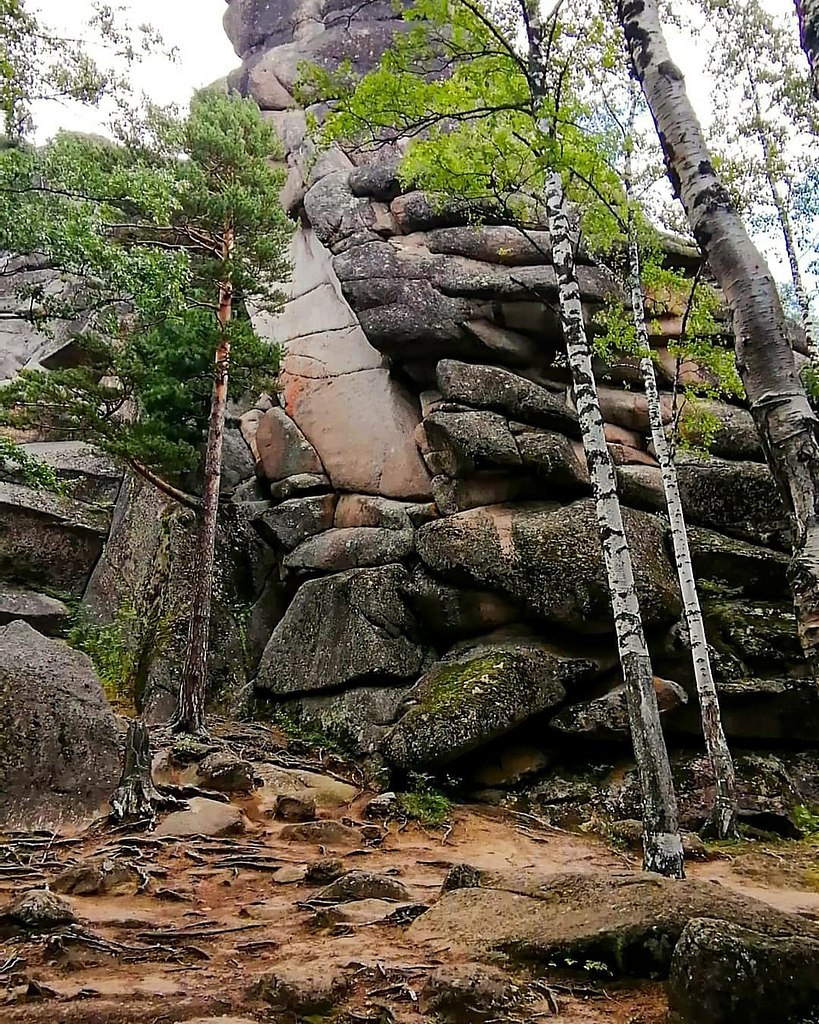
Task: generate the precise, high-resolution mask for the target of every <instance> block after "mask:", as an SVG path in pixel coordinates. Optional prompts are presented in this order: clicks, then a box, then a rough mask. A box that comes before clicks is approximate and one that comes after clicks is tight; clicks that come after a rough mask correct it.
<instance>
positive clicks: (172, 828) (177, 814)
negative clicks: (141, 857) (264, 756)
mask: <svg viewBox="0 0 819 1024" xmlns="http://www.w3.org/2000/svg"><path fill="white" fill-rule="evenodd" d="M248 827H249V823H248V820H247V818H246V817H245V815H244V812H243V811H242V809H241V808H240V807H234V806H233V805H232V804H222V803H219V801H218V800H208V799H206V798H205V797H200V796H197V797H194V798H193V799H192V800H189V801H188V810H186V811H174V813H173V814H169V815H168V817H167V818H164V819H163V820H162V821H160V823H159V824H158V825H157V827H156V831H155V835H157V836H180V837H185V836H199V835H202V836H235V835H241V834H242V833H243V832H246V831H247V829H248Z"/></svg>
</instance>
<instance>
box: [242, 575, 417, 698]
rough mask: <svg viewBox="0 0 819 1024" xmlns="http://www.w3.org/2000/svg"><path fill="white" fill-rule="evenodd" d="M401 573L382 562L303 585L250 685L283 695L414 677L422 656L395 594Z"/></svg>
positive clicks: (412, 624)
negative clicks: (368, 567)
mask: <svg viewBox="0 0 819 1024" xmlns="http://www.w3.org/2000/svg"><path fill="white" fill-rule="evenodd" d="M406 575H407V574H406V570H404V569H402V568H401V567H400V566H396V565H389V566H384V567H381V568H376V569H352V570H350V571H348V572H344V573H339V574H338V575H336V576H329V577H327V578H325V579H319V580H310V581H308V582H307V583H304V584H303V585H302V586H301V588H300V589H299V591H298V592H297V594H296V596H295V598H294V599H293V601H292V603H291V605H290V607H289V608H288V610H287V613H286V615H285V616H284V618H283V619H282V621H281V622H280V623H279V625H278V626H277V627H276V630H275V631H274V633H273V636H272V637H271V638H270V643H269V644H268V645H267V647H266V649H265V652H264V655H263V656H262V661H261V664H260V665H259V673H258V676H257V677H256V686H257V688H259V689H261V690H266V691H270V692H273V693H276V694H280V695H284V694H292V693H303V692H309V691H314V690H332V689H335V688H337V687H339V686H348V685H350V684H353V683H356V682H357V683H358V685H362V684H366V683H368V682H370V683H372V682H375V681H378V682H381V683H394V682H397V681H399V680H402V679H410V678H417V676H418V674H419V673H420V671H421V670H422V666H423V664H424V662H425V659H426V657H427V652H426V648H425V647H424V646H423V645H422V644H421V643H420V642H419V641H418V640H417V639H414V638H415V637H417V636H418V628H417V624H416V622H415V619H414V618H413V616H412V614H411V612H410V611H409V609H408V608H407V606H406V604H405V603H404V601H403V599H402V598H401V596H400V587H401V586H402V585H403V583H404V581H405V580H406Z"/></svg>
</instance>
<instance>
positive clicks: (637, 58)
mask: <svg viewBox="0 0 819 1024" xmlns="http://www.w3.org/2000/svg"><path fill="white" fill-rule="evenodd" d="M618 14H619V20H620V24H621V26H622V28H623V31H624V34H625V40H626V46H627V48H628V52H629V55H630V59H631V62H632V65H633V68H634V73H635V75H636V76H637V78H638V80H639V81H640V83H641V85H642V88H643V93H644V95H645V97H646V100H647V102H648V106H649V109H650V110H651V113H652V116H653V118H654V122H655V125H656V128H657V132H658V135H659V138H660V141H661V144H662V147H663V150H664V153H665V158H666V163H667V166H668V173H669V177H670V179H671V183H672V186H673V188H674V190H675V192H676V193H677V194H678V195H679V197H680V199H681V200H682V204H683V207H684V208H685V211H686V215H687V217H688V220H689V222H690V225H691V229H692V232H693V234H694V237H695V238H696V239H697V241H698V243H699V245H700V247H701V248H702V250H703V252H704V253H705V254H706V256H707V257H708V261H709V265H710V267H711V270H712V271H713V273H714V276H715V277H716V279H717V282H718V283H719V285H720V287H721V288H722V291H723V293H724V295H725V298H726V301H727V303H728V306H729V308H730V310H731V313H732V316H733V326H734V337H735V345H736V357H737V367H738V369H739V373H740V376H741V377H742V382H743V384H744V386H745V391H746V393H747V396H748V401H749V405H750V409H751V413H752V414H753V417H754V420H755V422H756V425H757V429H758V430H759V433H760V437H761V439H762V443H763V446H764V448H765V452H766V456H767V458H768V462H769V464H770V466H771V469H772V471H773V474H774V476H775V478H776V481H777V484H778V486H779V490H780V493H781V494H782V497H783V500H784V501H785V504H786V507H787V508H788V509H789V511H790V514H791V523H792V532H793V558H792V561H791V566H790V584H791V589H792V592H793V596H794V602H795V606H796V612H797V621H798V625H799V634H800V639H801V642H802V646H803V649H804V650H805V653H806V655H807V657H808V659H809V661H810V662H811V663H812V664H813V666H814V671H815V670H816V665H817V655H818V654H819V422H817V419H816V416H815V415H814V413H813V411H812V409H811V406H810V402H809V401H808V397H807V394H806V393H805V390H804V388H803V386H802V384H801V382H800V380H799V377H798V375H797V373H796V370H795V367H794V359H793V352H792V350H791V347H790V344H789V342H788V334H787V325H786V321H785V315H784V313H783V310H782V304H781V302H780V298H779V294H778V291H777V288H776V285H775V282H774V280H773V277H772V275H771V273H770V271H769V269H768V268H767V266H766V264H765V261H764V260H763V258H762V256H761V255H760V253H759V250H758V249H757V247H756V246H755V245H754V243H753V242H752V241H751V238H750V236H749V235H748V232H747V231H746V229H745V226H744V224H743V222H742V219H741V218H740V216H739V214H738V213H737V211H736V209H735V207H734V205H733V203H732V201H731V198H730V196H729V194H728V192H727V190H726V188H725V186H724V185H723V183H722V182H721V181H720V179H719V177H718V175H717V173H716V171H715V169H714V165H713V162H712V160H711V155H710V153H709V151H708V147H707V145H706V141H705V136H704V133H703V131H702V128H701V126H700V124H699V121H698V120H697V116H696V114H695V113H694V110H693V107H692V106H691V103H690V101H689V99H688V96H687V94H686V91H685V83H684V79H683V75H682V73H681V71H680V70H679V68H678V67H677V66H676V65H675V64H674V63H673V61H672V60H671V56H670V54H669V51H668V45H667V43H666V40H665V37H664V34H663V29H662V24H661V22H660V18H659V14H658V9H657V3H656V0H619V2H618Z"/></svg>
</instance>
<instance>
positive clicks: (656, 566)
mask: <svg viewBox="0 0 819 1024" xmlns="http://www.w3.org/2000/svg"><path fill="white" fill-rule="evenodd" d="M623 518H624V521H625V527H626V534H627V536H628V538H629V541H630V545H631V552H632V558H633V561H634V571H635V578H636V584H637V593H638V596H639V598H640V606H641V609H642V612H643V619H644V622H645V623H646V625H647V626H662V625H669V624H670V623H671V622H673V621H674V620H675V619H676V618H677V617H678V615H679V613H680V599H679V591H678V588H677V581H676V578H675V574H674V570H673V569H672V566H671V563H670V561H669V559H668V555H667V553H666V548H665V544H664V538H665V527H664V526H663V524H662V523H661V522H660V520H659V519H658V518H657V517H655V516H653V515H649V514H646V513H645V512H637V511H635V510H633V509H627V508H624V509H623ZM416 547H417V550H418V554H419V555H420V557H421V559H422V561H423V562H424V563H425V564H426V565H427V566H428V567H429V568H430V569H431V570H432V572H434V573H435V574H436V575H438V576H443V577H444V578H445V579H447V580H449V581H452V582H454V583H461V584H467V585H471V586H477V587H482V588H488V589H490V590H493V591H496V592H497V593H500V594H502V595H503V596H505V597H507V598H509V599H511V600H512V601H515V602H517V603H519V604H520V605H521V606H523V608H524V609H525V610H526V611H528V612H529V613H530V614H531V615H534V616H536V617H537V618H539V619H542V620H545V621H547V622H551V623H556V624H559V625H562V626H569V627H570V628H572V629H574V630H577V631H578V632H583V633H609V632H612V631H613V629H614V623H613V621H612V616H611V602H610V598H609V590H608V586H607V583H606V574H605V570H604V566H603V550H602V546H601V543H600V530H599V527H598V524H597V518H596V515H595V508H594V502H593V501H592V499H590V498H589V499H583V500H581V501H575V502H573V503H572V504H570V505H565V506H563V507H561V506H559V505H554V504H549V503H544V502H538V503H535V502H531V503H526V504H519V505H491V506H487V507H484V508H475V509H470V510H469V511H466V512H460V513H459V514H458V515H453V516H448V517H446V518H444V519H439V520H437V521H435V522H432V523H428V524H427V525H425V526H422V527H421V529H420V530H419V531H418V535H417V540H416Z"/></svg>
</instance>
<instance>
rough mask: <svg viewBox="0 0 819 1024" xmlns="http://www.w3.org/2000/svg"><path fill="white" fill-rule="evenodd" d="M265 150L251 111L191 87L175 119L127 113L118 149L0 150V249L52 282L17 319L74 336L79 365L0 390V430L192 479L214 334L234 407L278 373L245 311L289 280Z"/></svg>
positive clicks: (272, 142) (100, 143) (266, 137)
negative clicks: (60, 440)
mask: <svg viewBox="0 0 819 1024" xmlns="http://www.w3.org/2000/svg"><path fill="white" fill-rule="evenodd" d="M279 148H280V146H279V142H278V139H277V137H276V135H275V132H274V130H273V129H272V128H271V127H270V126H269V125H268V124H266V123H265V122H264V121H263V120H262V118H261V115H260V112H259V109H258V107H257V106H256V105H255V104H254V103H252V102H250V101H248V100H243V99H241V98H239V97H238V96H235V95H234V96H225V95H224V94H221V93H217V92H208V91H205V92H202V93H199V94H198V95H197V97H196V98H195V100H194V102H193V104H192V107H191V112H190V115H189V116H188V117H187V118H186V119H184V120H179V119H178V118H176V117H174V116H173V115H172V113H170V112H168V111H161V110H158V109H157V108H153V107H147V108H146V109H145V110H143V111H141V112H134V113H133V116H132V118H131V119H130V121H129V123H128V125H127V132H126V131H125V130H123V135H122V137H121V139H120V140H119V143H118V144H113V143H109V142H107V141H105V140H99V139H94V138H87V137H80V136H74V135H66V134H63V135H60V136H58V137H57V139H56V140H54V141H53V142H52V143H50V144H49V145H48V146H47V147H45V149H44V150H43V151H41V152H32V151H25V150H21V149H15V150H9V151H6V152H4V153H0V248H2V249H4V250H7V251H12V252H37V253H40V254H42V255H43V257H44V258H45V259H46V260H47V262H48V263H49V264H50V265H51V266H52V267H54V268H56V269H58V270H60V271H62V272H63V274H64V275H66V279H67V285H66V287H65V288H63V289H62V290H60V291H59V292H57V293H56V294H55V293H54V292H53V290H52V292H51V293H48V292H46V291H45V289H43V287H42V286H38V285H35V286H29V287H28V288H27V289H24V291H23V293H22V294H21V298H25V299H26V300H27V301H28V304H29V313H28V314H27V316H26V318H27V319H29V320H30V321H31V322H33V323H34V324H35V325H36V326H37V327H39V328H40V329H42V330H46V331H47V330H49V328H50V325H52V324H53V323H55V322H56V321H67V322H69V323H72V324H77V325H81V326H82V330H81V332H80V333H79V335H78V336H76V337H75V345H76V347H77V348H78V350H79V351H80V354H81V358H80V359H79V360H77V361H76V362H78V363H79V365H77V366H74V367H72V368H71V369H66V370H54V371H51V372H49V373H44V372H41V371H27V372H24V373H22V374H21V375H20V376H19V377H18V378H16V379H15V380H14V381H13V382H12V383H11V384H10V385H8V386H7V387H5V388H4V389H3V390H2V393H0V423H6V424H8V425H12V426H17V427H23V426H29V425H32V424H38V425H47V426H49V427H54V428H58V429H59V430H60V431H62V433H63V435H64V436H68V437H79V438H83V439H85V440H88V441H91V442H93V443H95V444H96V445H98V446H99V447H100V448H102V449H103V450H104V451H106V452H108V453H110V454H111V455H114V456H117V457H119V458H122V459H124V460H126V461H130V462H132V463H133V462H139V463H143V464H145V465H147V466H149V467H151V468H152V469H154V470H155V471H157V470H158V471H160V472H163V473H166V474H170V475H174V474H179V473H181V472H183V471H186V470H189V469H191V468H192V467H193V466H194V465H195V464H196V461H197V456H198V448H199V445H200V443H201V440H202V437H203V433H204V431H205V428H206V425H207V419H208V414H209V408H210V399H211V390H212V382H213V368H214V362H213V359H214V352H215V350H216V347H217V344H218V342H219V340H220V338H222V337H227V338H228V339H229V340H230V343H231V363H230V367H231V378H230V380H231V394H232V395H233V396H234V397H238V396H239V395H240V394H242V393H243V392H244V391H246V390H250V389H254V390H263V389H268V388H270V387H271V386H272V382H273V381H274V379H275V376H276V373H277V371H278V365H279V358H280V351H279V349H278V347H277V346H275V345H271V344H269V343H267V342H266V341H264V340H263V339H261V338H260V337H259V336H258V334H257V333H256V332H255V330H254V329H253V326H252V324H251V321H250V318H249V315H248V309H249V308H251V307H252V308H253V309H254V310H259V311H265V312H269V313H274V312H276V311H278V309H279V308H280V305H281V302H282V298H283V296H282V294H281V292H280V290H279V289H278V287H277V284H276V282H279V281H283V280H285V279H286V278H287V276H288V272H289V268H288V265H287V260H286V256H285V253H286V247H287V243H288V241H289V237H290V233H291V231H292V225H291V224H290V222H289V220H288V219H287V217H286V215H285V213H284V211H283V210H282V208H281V204H280V202H279V191H280V188H281V184H282V174H281V172H280V171H279V170H277V169H275V168H274V167H273V166H272V165H271V162H270V156H271V155H275V154H276V153H277V152H279ZM221 300H225V301H226V302H227V305H225V303H223V305H222V312H221V314H220V301H221ZM225 309H227V311H228V319H227V320H224V314H225ZM217 314H220V315H221V316H222V318H223V319H222V321H220V319H219V318H218V317H217Z"/></svg>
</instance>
